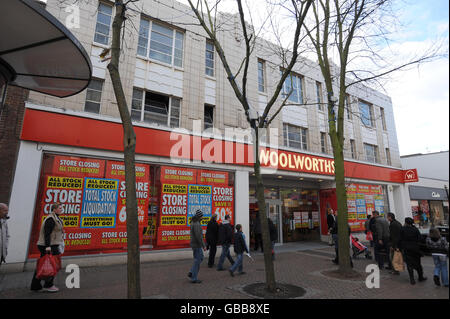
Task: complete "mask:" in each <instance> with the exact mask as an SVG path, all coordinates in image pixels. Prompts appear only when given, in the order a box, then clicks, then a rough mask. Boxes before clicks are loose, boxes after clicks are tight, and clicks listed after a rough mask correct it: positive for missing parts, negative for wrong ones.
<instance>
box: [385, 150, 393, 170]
mask: <svg viewBox="0 0 450 319" xmlns="http://www.w3.org/2000/svg"><path fill="white" fill-rule="evenodd" d="M386 164H388V165H389V166H392V161H391V151H390V150H389V148H386Z"/></svg>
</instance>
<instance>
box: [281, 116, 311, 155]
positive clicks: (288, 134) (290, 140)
mask: <svg viewBox="0 0 450 319" xmlns="http://www.w3.org/2000/svg"><path fill="white" fill-rule="evenodd" d="M306 133H307V129H306V128H302V127H298V126H294V125H291V124H286V123H285V124H283V137H284V145H286V146H288V147H293V148H298V149H301V150H306V149H308V143H307V140H306Z"/></svg>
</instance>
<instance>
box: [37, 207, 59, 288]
mask: <svg viewBox="0 0 450 319" xmlns="http://www.w3.org/2000/svg"><path fill="white" fill-rule="evenodd" d="M50 210H51V212H50V214H49V215H48V216H47V217H46V218H45V220H44V221H43V223H42V225H41V230H40V232H39V239H38V241H37V247H38V249H39V252H40V253H41V257H42V256H44V255H45V254H50V253H51V254H52V255H55V256H60V255H61V253H63V251H64V223H63V221H62V220H61V218H60V217H59V216H60V215H61V213H62V206H61V204H60V203H55V204H52V206H51V209H50ZM36 272H37V269H36V270H35V272H34V275H33V279H32V281H31V290H33V291H47V292H58V291H59V288H58V287H56V286H55V285H54V284H53V281H54V279H55V278H54V277H49V278H46V279H45V280H44V281H45V283H44V287H42V285H41V280H40V279H37V278H36Z"/></svg>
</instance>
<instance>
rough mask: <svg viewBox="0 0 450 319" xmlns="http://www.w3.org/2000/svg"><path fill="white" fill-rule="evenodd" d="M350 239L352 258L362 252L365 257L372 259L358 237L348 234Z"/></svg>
mask: <svg viewBox="0 0 450 319" xmlns="http://www.w3.org/2000/svg"><path fill="white" fill-rule="evenodd" d="M350 241H351V243H352V251H353V258H356V257H357V256H358V255H361V254H362V253H364V254H365V256H366V259H372V256H371V255H370V250H369V249H368V248H367V247H366V246H364V245H363V244H362V243H360V242H359V239H358V238H356V237H354V236H353V235H350Z"/></svg>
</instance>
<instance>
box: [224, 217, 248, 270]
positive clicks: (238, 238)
mask: <svg viewBox="0 0 450 319" xmlns="http://www.w3.org/2000/svg"><path fill="white" fill-rule="evenodd" d="M244 251H245V252H246V253H247V254H248V249H247V244H246V243H245V235H244V233H243V232H242V225H241V224H237V225H236V233H235V234H234V252H235V253H236V261H235V262H234V264H233V266H231V268H230V269H229V270H228V271H229V272H230V275H231V276H232V277H234V272H235V271H236V269H237V271H238V273H239V275H243V274H245V272H244V271H243V270H244Z"/></svg>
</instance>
